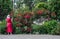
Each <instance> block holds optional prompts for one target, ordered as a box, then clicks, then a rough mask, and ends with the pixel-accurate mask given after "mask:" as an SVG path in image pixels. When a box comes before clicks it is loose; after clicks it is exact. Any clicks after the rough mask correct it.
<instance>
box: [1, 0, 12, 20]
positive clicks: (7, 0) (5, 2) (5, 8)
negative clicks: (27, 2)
mask: <svg viewBox="0 0 60 39" xmlns="http://www.w3.org/2000/svg"><path fill="white" fill-rule="evenodd" d="M11 9H12V1H11V0H0V20H3V19H4V18H5V17H6V15H7V14H8V13H10V11H11Z"/></svg>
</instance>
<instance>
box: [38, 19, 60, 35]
mask: <svg viewBox="0 0 60 39" xmlns="http://www.w3.org/2000/svg"><path fill="white" fill-rule="evenodd" d="M59 32H60V27H59V26H58V23H57V21H56V20H50V21H47V22H45V23H44V24H43V25H42V26H41V27H40V31H39V33H40V34H55V35H56V34H60V33H59Z"/></svg>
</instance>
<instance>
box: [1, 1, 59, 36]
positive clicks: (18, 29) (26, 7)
mask: <svg viewBox="0 0 60 39" xmlns="http://www.w3.org/2000/svg"><path fill="white" fill-rule="evenodd" d="M3 2H4V3H3ZM8 14H10V15H11V17H12V18H13V21H12V23H13V34H49V35H60V0H19V1H15V2H14V1H12V0H1V1H0V34H7V32H6V16H7V15H8Z"/></svg>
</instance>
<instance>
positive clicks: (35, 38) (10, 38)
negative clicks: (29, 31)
mask: <svg viewBox="0 0 60 39" xmlns="http://www.w3.org/2000/svg"><path fill="white" fill-rule="evenodd" d="M0 39H60V36H56V35H0Z"/></svg>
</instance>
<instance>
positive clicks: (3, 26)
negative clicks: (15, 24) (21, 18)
mask: <svg viewBox="0 0 60 39" xmlns="http://www.w3.org/2000/svg"><path fill="white" fill-rule="evenodd" d="M0 33H1V34H5V33H6V21H5V20H3V21H2V23H0Z"/></svg>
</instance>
